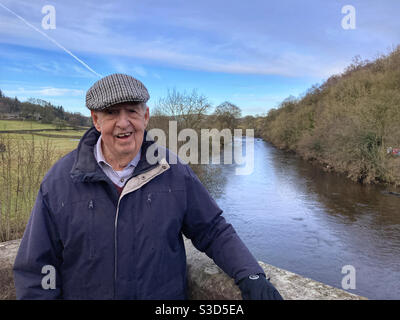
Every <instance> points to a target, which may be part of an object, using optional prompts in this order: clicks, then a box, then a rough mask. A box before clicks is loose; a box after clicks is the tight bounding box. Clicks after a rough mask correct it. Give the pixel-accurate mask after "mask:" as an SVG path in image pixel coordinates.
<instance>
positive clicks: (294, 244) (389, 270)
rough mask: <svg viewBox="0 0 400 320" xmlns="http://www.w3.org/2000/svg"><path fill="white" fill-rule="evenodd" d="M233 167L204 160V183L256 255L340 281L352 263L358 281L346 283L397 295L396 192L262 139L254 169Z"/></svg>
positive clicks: (368, 293) (399, 229)
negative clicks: (332, 170) (330, 169)
mask: <svg viewBox="0 0 400 320" xmlns="http://www.w3.org/2000/svg"><path fill="white" fill-rule="evenodd" d="M399 160H400V159H399ZM236 167H237V165H235V164H231V165H211V164H210V165H207V167H206V171H207V172H208V173H209V174H208V175H207V177H206V178H205V184H206V186H207V187H208V189H209V190H210V192H211V194H212V195H213V196H214V198H215V200H216V201H217V203H218V204H219V206H220V207H221V208H222V209H223V210H224V216H225V217H226V219H227V220H228V221H229V222H230V223H231V224H232V225H233V226H234V227H235V229H236V231H237V233H238V234H239V236H240V237H241V238H242V240H243V241H244V242H245V244H246V245H247V246H248V248H249V249H250V251H251V252H252V253H253V254H254V256H255V257H256V258H257V259H258V260H262V261H264V262H266V263H269V264H271V265H274V266H277V267H279V268H283V269H286V270H289V271H292V272H294V273H297V274H300V275H302V276H305V277H308V278H311V279H314V280H317V281H320V282H323V283H326V284H328V285H331V286H334V287H337V288H342V280H343V278H344V277H345V276H347V275H348V274H349V271H348V269H344V270H342V268H343V267H344V266H348V265H350V266H352V267H354V271H355V278H354V280H355V281H354V283H353V284H355V289H351V288H350V289H347V290H346V291H348V292H351V293H355V294H358V295H362V296H365V297H367V298H369V299H400V197H397V196H395V195H392V194H387V193H385V190H386V188H385V187H382V186H363V185H360V184H357V183H353V182H351V181H350V180H348V179H346V178H345V177H343V176H341V175H339V174H335V173H326V172H324V171H323V170H321V169H320V168H318V167H315V166H313V165H311V164H310V163H308V162H307V161H304V160H302V159H300V158H298V157H297V156H296V155H294V154H290V153H287V152H285V151H282V150H279V149H276V148H274V147H273V146H272V145H270V144H269V143H267V142H264V141H262V140H260V139H254V170H253V172H252V173H251V174H249V175H236V174H235V168H236ZM346 268H347V267H346ZM342 271H343V273H342Z"/></svg>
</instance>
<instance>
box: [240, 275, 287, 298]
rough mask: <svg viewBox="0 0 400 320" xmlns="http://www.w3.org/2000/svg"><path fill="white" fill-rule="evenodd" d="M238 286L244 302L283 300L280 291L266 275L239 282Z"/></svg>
mask: <svg viewBox="0 0 400 320" xmlns="http://www.w3.org/2000/svg"><path fill="white" fill-rule="evenodd" d="M238 286H239V289H240V291H241V292H242V298H243V300H283V298H282V296H281V295H280V294H279V292H278V290H276V289H275V287H274V286H273V285H272V283H271V282H269V281H268V280H267V279H266V278H265V275H263V274H257V275H251V276H248V277H246V278H243V279H241V280H239V282H238Z"/></svg>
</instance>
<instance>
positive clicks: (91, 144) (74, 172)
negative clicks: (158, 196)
mask: <svg viewBox="0 0 400 320" xmlns="http://www.w3.org/2000/svg"><path fill="white" fill-rule="evenodd" d="M99 137H100V132H98V131H97V130H96V128H95V127H92V128H90V129H89V130H88V131H86V133H85V134H84V135H83V137H82V138H81V141H80V142H79V145H78V148H77V149H76V157H75V161H74V164H73V166H72V169H71V172H70V175H71V178H72V179H73V180H74V181H78V182H95V181H107V182H109V181H108V180H109V179H108V178H107V176H106V175H105V174H104V172H103V170H102V169H101V168H100V166H99V165H98V163H97V161H96V159H95V157H94V148H95V146H96V143H97V140H98V139H99ZM146 137H147V131H145V132H144V137H143V143H142V147H141V157H140V160H139V162H138V164H137V167H136V169H135V171H134V175H137V174H140V173H142V172H145V171H148V170H150V169H151V168H153V167H155V166H156V165H157V164H153V165H152V164H149V163H148V162H147V160H146V150H147V148H148V147H149V146H151V145H152V144H153V143H155V142H154V140H153V139H149V141H146ZM149 137H150V136H149Z"/></svg>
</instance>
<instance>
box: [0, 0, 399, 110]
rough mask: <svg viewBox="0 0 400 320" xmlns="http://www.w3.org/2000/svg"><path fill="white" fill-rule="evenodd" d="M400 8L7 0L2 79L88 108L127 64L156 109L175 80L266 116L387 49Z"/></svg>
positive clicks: (1, 22)
mask: <svg viewBox="0 0 400 320" xmlns="http://www.w3.org/2000/svg"><path fill="white" fill-rule="evenodd" d="M349 5H350V6H351V8H352V9H351V10H350V11H349V9H346V8H348V6H349ZM48 6H51V9H49V7H48ZM346 6H347V7H346ZM49 10H50V11H49ZM399 14H400V1H398V0H381V1H376V0H373V1H370V0H345V1H342V0H319V1H316V0H302V1H298V0H279V1H266V0H247V1H236V0H229V1H228V0H213V1H211V0H202V1H194V0H169V1H165V0H146V1H143V0H141V1H139V0H133V1H132V0H130V1H118V0H114V1H109V0H108V1H103V0H96V1H92V0H85V1H82V0H81V1H76V0H69V1H65V0H58V1H54V0H53V1H50V0H47V1H42V0H34V1H32V0H30V1H27V0H0V61H1V64H0V89H1V90H2V91H3V93H4V94H5V95H6V96H10V97H17V98H18V99H19V100H21V101H25V100H27V99H29V98H39V99H43V100H46V101H49V102H51V103H52V104H54V105H56V106H59V105H62V106H63V107H64V109H65V110H67V111H70V112H80V113H82V114H84V115H87V116H88V115H89V114H90V113H89V111H88V109H87V108H86V107H85V95H86V91H87V90H88V89H89V88H90V87H91V86H92V85H93V84H94V83H95V82H96V81H97V80H99V79H100V78H101V76H106V75H109V74H112V73H116V72H118V73H126V74H129V75H132V76H134V77H136V78H138V79H139V80H141V81H142V82H143V83H144V84H145V86H146V87H147V89H148V91H149V93H150V100H149V102H148V105H149V107H150V112H151V110H152V108H154V107H155V106H156V105H157V102H158V100H159V99H160V98H162V97H165V96H166V95H167V92H168V90H172V89H176V90H178V91H181V92H185V91H186V92H188V93H190V92H192V91H193V90H196V91H197V92H198V93H200V94H202V95H205V96H206V97H208V101H209V102H210V103H211V105H212V108H211V109H210V111H212V110H213V109H214V108H215V107H216V106H218V105H219V104H221V103H222V102H224V101H230V102H231V103H234V104H235V105H237V106H238V107H240V108H241V110H242V114H243V115H262V114H266V113H267V112H268V110H270V109H271V108H276V107H278V106H279V104H280V103H281V102H282V101H283V100H284V99H285V98H287V97H289V96H294V97H301V96H302V95H304V94H305V92H306V91H307V89H309V88H310V87H311V86H313V85H319V84H322V83H323V82H324V81H325V80H327V79H328V78H329V77H330V76H332V75H335V74H340V73H342V72H343V71H344V70H345V68H346V67H347V66H348V65H349V64H351V62H352V60H353V58H354V57H355V56H357V55H359V56H360V57H361V58H362V59H369V60H373V59H375V58H376V57H378V56H379V55H382V54H388V53H389V52H390V50H392V49H394V48H395V47H396V46H397V45H399V44H400V19H399V18H398V17H399Z"/></svg>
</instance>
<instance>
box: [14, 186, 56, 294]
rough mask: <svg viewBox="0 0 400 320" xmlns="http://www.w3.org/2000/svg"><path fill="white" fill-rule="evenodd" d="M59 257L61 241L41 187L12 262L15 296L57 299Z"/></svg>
mask: <svg viewBox="0 0 400 320" xmlns="http://www.w3.org/2000/svg"><path fill="white" fill-rule="evenodd" d="M61 257H62V245H61V241H60V240H59V237H58V232H57V230H56V225H55V223H54V220H53V218H52V215H51V213H50V211H49V209H48V204H47V202H46V199H45V196H44V195H43V191H42V187H41V188H40V190H39V194H38V196H37V198H36V202H35V205H34V207H33V210H32V213H31V216H30V218H29V221H28V224H27V226H26V229H25V232H24V236H23V238H22V241H21V244H20V247H19V249H18V253H17V257H16V259H15V262H14V268H13V272H14V283H15V289H16V295H17V299H29V300H33V299H40V300H45V299H59V298H61V277H60V274H59V267H60V265H61V259H62V258H61ZM54 271H55V273H54ZM53 275H55V279H52V278H54V277H53ZM53 280H55V288H54V289H53V288H52V286H51V284H52V283H54V282H52V281H53ZM42 282H43V283H44V285H42ZM49 286H50V288H49Z"/></svg>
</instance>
